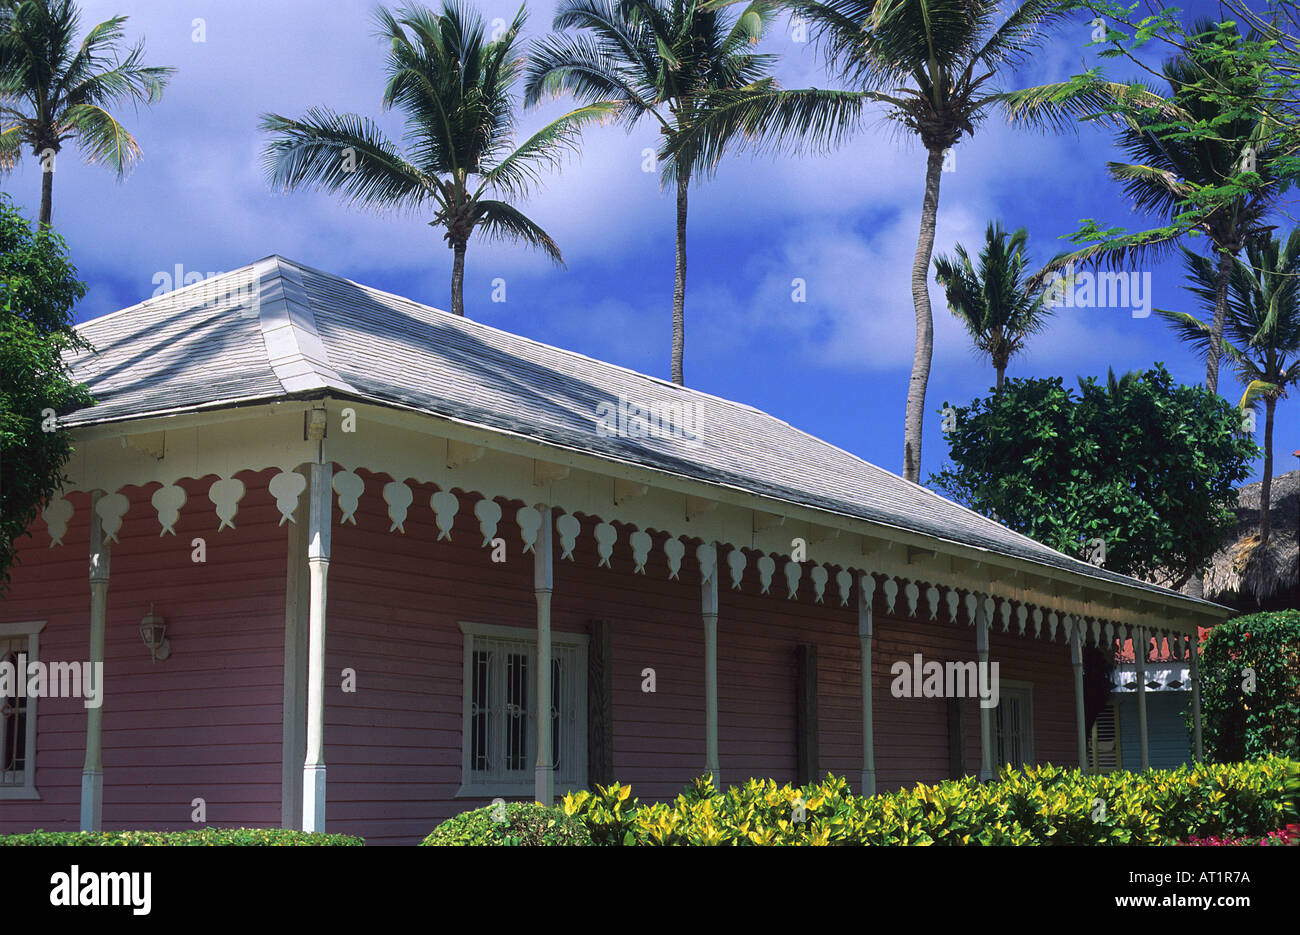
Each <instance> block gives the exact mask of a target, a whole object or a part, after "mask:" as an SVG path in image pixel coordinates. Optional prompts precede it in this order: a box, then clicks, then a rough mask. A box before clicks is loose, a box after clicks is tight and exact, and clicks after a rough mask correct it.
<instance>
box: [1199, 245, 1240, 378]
mask: <svg viewBox="0 0 1300 935" xmlns="http://www.w3.org/2000/svg"><path fill="white" fill-rule="evenodd" d="M1234 262H1236V261H1235V260H1234V259H1233V256H1232V254H1230V253H1228V252H1227V251H1224V252H1222V253H1220V254H1219V268H1218V269H1217V270H1216V271H1215V276H1214V322H1213V323H1212V324H1211V325H1210V352H1209V353H1208V354H1207V355H1206V357H1205V386H1206V387H1207V388H1208V389H1209V391H1210V392H1211V393H1217V392H1219V355H1220V354H1221V353H1222V351H1223V319H1224V318H1226V317H1227V314H1228V278H1229V277H1230V276H1231V275H1232V265H1233V263H1234Z"/></svg>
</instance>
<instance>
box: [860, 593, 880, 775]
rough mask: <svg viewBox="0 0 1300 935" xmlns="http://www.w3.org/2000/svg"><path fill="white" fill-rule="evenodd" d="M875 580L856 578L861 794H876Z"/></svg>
mask: <svg viewBox="0 0 1300 935" xmlns="http://www.w3.org/2000/svg"><path fill="white" fill-rule="evenodd" d="M875 593H876V579H875V577H874V576H873V575H872V574H871V572H869V571H867V572H863V573H862V574H861V575H859V576H858V643H859V644H860V645H861V647H862V655H861V659H862V663H861V664H862V794H863V795H875V794H876V734H875V731H876V728H875V723H874V721H873V720H872V715H871V636H872V620H871V601H872V598H873V597H874V596H875Z"/></svg>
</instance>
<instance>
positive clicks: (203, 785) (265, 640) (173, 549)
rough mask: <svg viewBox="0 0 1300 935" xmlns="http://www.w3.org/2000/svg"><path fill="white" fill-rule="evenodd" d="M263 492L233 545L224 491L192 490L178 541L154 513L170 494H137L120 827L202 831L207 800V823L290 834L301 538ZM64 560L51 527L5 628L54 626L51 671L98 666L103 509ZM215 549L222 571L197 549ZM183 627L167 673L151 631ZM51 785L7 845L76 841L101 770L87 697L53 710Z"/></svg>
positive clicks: (116, 616)
mask: <svg viewBox="0 0 1300 935" xmlns="http://www.w3.org/2000/svg"><path fill="white" fill-rule="evenodd" d="M239 477H240V479H241V480H243V481H244V483H245V484H246V485H247V488H248V489H247V492H246V494H245V496H244V498H243V500H242V501H241V503H240V510H239V513H238V515H237V516H236V517H235V526H236V528H235V529H233V530H232V529H230V528H227V529H225V530H224V531H222V532H220V533H218V532H217V531H216V527H217V525H218V522H219V521H218V520H217V518H216V514H215V513H214V511H213V507H212V503H211V502H210V501H209V500H208V498H207V490H208V487H209V482H210V481H211V480H213V479H214V478H208V479H206V480H201V481H197V482H196V481H182V482H181V486H182V487H184V488H185V489H186V491H187V492H188V494H189V499H188V501H187V503H186V505H185V506H184V507H183V508H182V509H181V513H180V520H179V521H178V522H177V524H176V527H175V529H176V535H175V536H159V532H160V529H161V527H160V526H159V524H158V520H157V514H156V512H155V511H154V509H153V506H152V505H151V504H150V502H149V498H150V496H152V494H153V492H154V490H156V489H157V487H158V485H156V484H154V485H150V486H148V487H144V488H127V489H125V490H123V493H125V494H127V495H128V496H129V498H130V500H131V506H130V509H129V510H128V511H127V514H126V517H125V519H124V522H123V525H122V529H121V531H120V532H119V533H118V539H119V540H120V541H119V542H118V543H117V544H114V545H113V546H112V564H111V580H110V583H109V596H108V621H107V631H106V639H105V648H104V656H105V662H104V683H105V687H104V705H103V712H104V714H103V718H104V727H103V743H104V752H103V764H104V828H105V829H106V830H113V829H122V828H141V829H157V830H182V829H185V828H193V827H195V825H194V824H193V823H192V822H191V820H190V814H191V802H192V800H193V799H195V798H203V799H205V800H206V802H207V822H206V823H207V824H209V825H219V826H230V827H237V826H240V825H259V826H278V825H279V823H280V731H281V710H282V707H283V703H282V695H281V693H282V688H281V683H282V672H283V668H282V667H283V645H284V598H283V591H284V574H285V571H284V568H285V565H284V563H285V534H284V530H283V529H279V528H277V526H276V522H277V521H278V519H279V515H280V514H279V512H278V511H277V510H276V509H275V503H274V499H273V498H272V497H271V496H270V494H269V493H268V491H267V490H266V483H267V481H268V479H269V477H270V474H269V473H264V474H260V475H258V474H253V473H245V474H241V475H239ZM69 499H70V500H71V501H72V503H73V504H74V506H75V509H76V512H75V513H74V514H73V517H72V520H71V522H70V523H69V526H68V532H67V535H66V536H65V537H64V540H63V543H64V544H63V545H62V546H55V547H54V548H50V547H49V545H50V537H49V533H48V532H47V530H46V528H45V523H44V522H43V521H42V520H39V519H38V520H37V521H36V523H35V524H34V527H33V537H32V538H30V539H25V540H23V544H22V551H21V562H20V564H19V565H18V566H17V567H16V568H15V569H14V573H13V590H12V592H11V594H10V596H9V597H8V599H6V600H3V601H0V622H14V621H21V620H45V621H47V623H46V626H45V629H44V630H43V631H42V632H41V635H40V651H41V658H42V660H43V661H45V662H50V661H55V660H59V661H73V660H77V661H81V660H85V659H87V658H88V654H89V640H90V636H89V626H90V624H89V620H90V609H89V608H90V585H89V581H88V577H87V567H88V566H87V556H88V544H89V536H90V530H89V515H90V514H89V504H90V498H89V496H88V495H86V494H73V495H72V496H71V497H70V498H69ZM196 537H203V538H204V539H205V540H206V542H207V563H206V564H195V563H194V562H193V561H191V545H190V543H191V541H192V540H193V539H194V538H196ZM150 601H152V602H154V605H155V610H156V612H157V613H158V614H160V615H162V616H163V617H164V618H166V620H167V635H168V638H169V639H170V640H171V646H172V656H171V658H169V659H167V660H165V661H161V662H158V663H156V664H155V663H152V662H151V661H150V658H149V651H148V649H146V647H145V645H144V643H143V641H142V640H141V638H140V632H139V626H140V618H141V617H143V616H144V615H145V614H146V613H147V612H148V610H149V603H150ZM37 710H38V724H37V741H36V743H37V760H36V763H37V773H36V785H37V790H38V791H39V792H40V794H41V800H40V801H36V802H32V801H8V800H0V832H16V831H30V830H31V829H32V828H35V827H41V828H45V829H47V830H51V831H55V830H57V831H75V830H77V827H78V822H79V816H80V802H81V768H82V765H83V763H84V761H85V751H86V747H85V743H86V739H85V738H86V709H85V708H84V707H83V704H82V700H81V699H68V698H42V699H40V701H39V703H38V709H37Z"/></svg>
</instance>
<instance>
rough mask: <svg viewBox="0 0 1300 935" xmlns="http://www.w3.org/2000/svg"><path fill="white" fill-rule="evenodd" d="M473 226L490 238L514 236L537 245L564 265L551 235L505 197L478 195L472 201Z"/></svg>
mask: <svg viewBox="0 0 1300 935" xmlns="http://www.w3.org/2000/svg"><path fill="white" fill-rule="evenodd" d="M475 216H476V218H477V220H476V223H475V227H476V228H477V229H481V230H482V231H483V234H484V236H485V237H487V239H489V240H513V241H518V242H520V243H524V244H527V245H528V246H530V247H536V248H538V249H540V250H541V251H542V252H543V253H545V254H546V255H547V256H549V257H550V258H551V259H552V260H554V261H555V263H556V265H558V266H564V257H563V256H561V255H560V248H559V246H558V245H557V244H556V243H555V241H554V240H553V239H552V238H551V235H550V234H548V233H546V231H544V230H542V228H541V227H540V226H539V225H538V224H537V223H536V222H535V221H533V220H531V219H529V218H528V217H526V216H525V215H524V214H523V212H521V211H520V210H519V209H518V208H516V207H514V206H513V205H509V204H506V203H505V202H504V201H493V200H491V199H480V200H479V201H478V202H476V204H475Z"/></svg>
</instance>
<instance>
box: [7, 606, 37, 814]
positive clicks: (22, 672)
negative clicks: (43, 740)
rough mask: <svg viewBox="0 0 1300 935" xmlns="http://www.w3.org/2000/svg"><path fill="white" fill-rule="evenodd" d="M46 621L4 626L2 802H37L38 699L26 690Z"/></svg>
mask: <svg viewBox="0 0 1300 935" xmlns="http://www.w3.org/2000/svg"><path fill="white" fill-rule="evenodd" d="M44 626H45V623H44V622H43V621H41V622H33V623H0V799H34V798H39V796H38V795H37V793H36V755H35V751H36V701H37V699H36V698H32V697H28V695H27V692H26V690H25V688H21V687H20V686H25V684H26V682H27V667H28V665H30V664H31V663H33V662H37V661H39V659H40V646H39V634H40V632H41V629H42V628H43V627H44Z"/></svg>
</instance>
